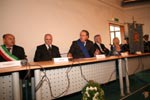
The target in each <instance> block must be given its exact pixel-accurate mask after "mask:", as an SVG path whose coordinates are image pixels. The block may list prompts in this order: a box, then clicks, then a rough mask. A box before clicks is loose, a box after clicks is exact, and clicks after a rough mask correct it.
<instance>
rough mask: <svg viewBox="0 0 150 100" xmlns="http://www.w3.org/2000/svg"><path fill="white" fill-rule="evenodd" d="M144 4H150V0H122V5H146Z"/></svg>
mask: <svg viewBox="0 0 150 100" xmlns="http://www.w3.org/2000/svg"><path fill="white" fill-rule="evenodd" d="M144 4H150V0H122V1H121V6H122V7H127V6H137V5H144Z"/></svg>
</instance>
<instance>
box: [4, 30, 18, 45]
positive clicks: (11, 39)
mask: <svg viewBox="0 0 150 100" xmlns="http://www.w3.org/2000/svg"><path fill="white" fill-rule="evenodd" d="M3 43H4V45H6V46H7V47H12V46H13V45H15V36H14V35H12V34H10V33H8V34H4V35H3Z"/></svg>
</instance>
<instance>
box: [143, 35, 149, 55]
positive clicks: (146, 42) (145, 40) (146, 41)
mask: <svg viewBox="0 0 150 100" xmlns="http://www.w3.org/2000/svg"><path fill="white" fill-rule="evenodd" d="M143 44H144V52H145V53H147V52H150V41H149V35H148V34H145V35H144V36H143Z"/></svg>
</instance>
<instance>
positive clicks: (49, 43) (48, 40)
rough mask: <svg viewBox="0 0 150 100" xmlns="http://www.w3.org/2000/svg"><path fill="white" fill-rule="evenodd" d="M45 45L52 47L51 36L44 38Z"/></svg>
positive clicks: (47, 35) (46, 35)
mask: <svg viewBox="0 0 150 100" xmlns="http://www.w3.org/2000/svg"><path fill="white" fill-rule="evenodd" d="M44 41H45V44H47V45H52V41H53V37H52V35H51V34H45V36H44Z"/></svg>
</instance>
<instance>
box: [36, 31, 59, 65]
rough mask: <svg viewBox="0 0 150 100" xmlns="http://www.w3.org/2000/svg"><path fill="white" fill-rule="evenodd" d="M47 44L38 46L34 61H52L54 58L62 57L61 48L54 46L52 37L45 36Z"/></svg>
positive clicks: (49, 35)
mask: <svg viewBox="0 0 150 100" xmlns="http://www.w3.org/2000/svg"><path fill="white" fill-rule="evenodd" d="M44 40H45V44H42V45H40V46H37V49H36V52H35V56H34V61H35V62H37V61H50V60H52V58H56V57H60V53H59V48H58V47H57V46H55V45H52V41H53V38H52V35H51V34H45V36H44Z"/></svg>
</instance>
